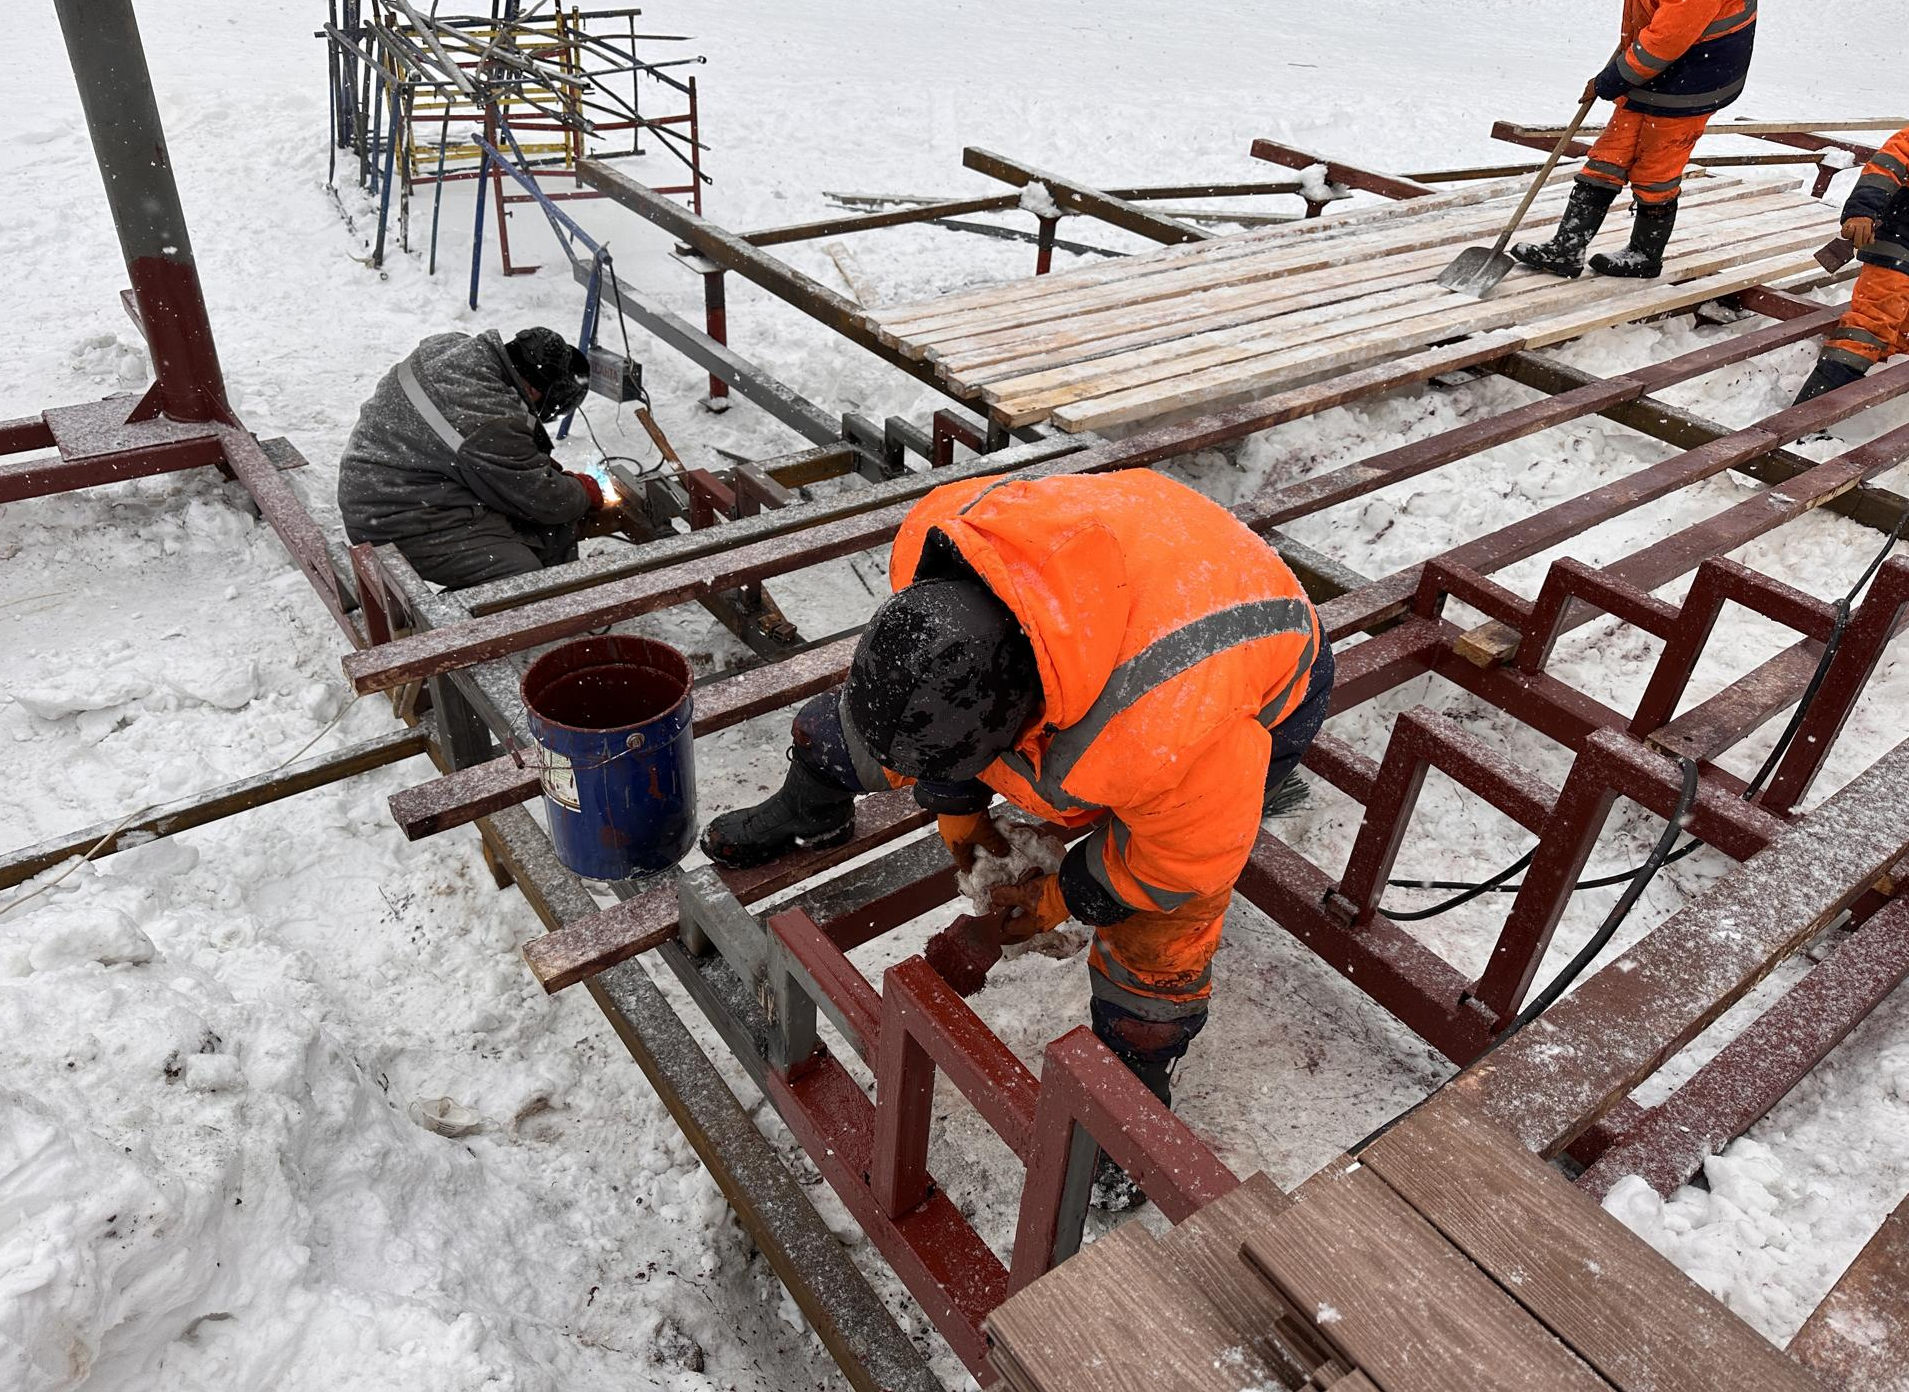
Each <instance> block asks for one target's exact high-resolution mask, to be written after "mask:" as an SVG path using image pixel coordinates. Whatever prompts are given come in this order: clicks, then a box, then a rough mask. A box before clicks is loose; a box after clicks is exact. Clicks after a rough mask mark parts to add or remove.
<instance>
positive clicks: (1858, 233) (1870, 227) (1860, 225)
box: [1843, 217, 1876, 251]
mask: <svg viewBox="0 0 1909 1392" xmlns="http://www.w3.org/2000/svg"><path fill="white" fill-rule="evenodd" d="M1843 235H1844V236H1845V237H1847V238H1849V241H1850V244H1851V245H1852V246H1854V247H1855V248H1856V249H1857V250H1858V251H1860V250H1862V249H1863V248H1864V247H1866V246H1870V245H1872V244H1874V242H1875V240H1876V219H1874V218H1866V217H1855V218H1851V219H1850V220H1849V221H1848V222H1846V223H1844V224H1843Z"/></svg>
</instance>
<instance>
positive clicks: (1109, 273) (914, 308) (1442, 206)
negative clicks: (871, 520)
mask: <svg viewBox="0 0 1909 1392" xmlns="http://www.w3.org/2000/svg"><path fill="white" fill-rule="evenodd" d="M1574 172H1575V169H1574V168H1573V167H1566V168H1562V169H1559V170H1557V171H1556V172H1555V173H1554V174H1553V175H1552V179H1551V183H1552V184H1553V185H1557V184H1562V183H1564V182H1565V181H1567V180H1568V179H1569V178H1570V177H1571V175H1572V174H1573V173H1574ZM1706 177H1714V176H1706ZM1718 182H1719V183H1729V182H1734V181H1733V180H1730V179H1727V178H1720V179H1718ZM1529 184H1530V181H1529V179H1526V178H1507V179H1499V180H1492V181H1490V182H1486V183H1480V184H1473V185H1470V186H1468V187H1466V188H1462V189H1457V190H1454V191H1453V192H1451V193H1445V194H1439V195H1437V196H1435V197H1432V198H1417V199H1413V200H1412V201H1411V204H1410V206H1409V208H1408V207H1407V206H1406V205H1404V204H1389V203H1388V204H1381V205H1379V206H1377V207H1372V206H1365V207H1357V208H1341V209H1337V210H1334V211H1332V212H1328V213H1326V214H1325V215H1324V216H1323V217H1318V218H1309V219H1307V220H1305V221H1304V222H1298V223H1289V224H1287V225H1286V226H1284V227H1276V228H1266V229H1264V230H1263V231H1259V232H1250V233H1245V234H1242V235H1241V236H1238V237H1224V238H1216V239H1214V240H1212V241H1209V242H1204V243H1201V244H1200V245H1198V246H1188V247H1170V248H1166V249H1164V250H1161V251H1150V252H1143V253H1141V254H1140V255H1138V256H1132V257H1127V258H1125V259H1124V260H1123V261H1121V262H1118V263H1111V264H1107V265H1093V266H1078V267H1075V268H1073V269H1071V270H1067V271H1056V272H1054V273H1053V274H1051V275H1048V276H1043V277H1040V278H1039V279H1031V278H1030V279H1020V280H1011V281H1004V282H1000V283H997V284H993V285H984V286H978V287H976V288H974V289H972V290H960V291H955V292H952V293H949V294H944V295H937V296H933V297H932V298H929V299H925V300H915V301H911V302H909V303H906V304H895V305H883V306H877V307H875V308H872V309H870V310H869V315H870V317H871V318H872V319H874V320H876V321H878V322H879V323H880V324H881V325H882V326H883V327H884V328H893V327H897V326H900V325H903V324H907V323H909V322H910V321H912V320H917V319H922V318H930V317H937V316H939V315H941V314H944V313H948V312H950V311H960V310H968V309H978V308H981V307H984V306H991V305H1004V304H1007V303H1010V302H1012V301H1013V300H1015V299H1025V298H1034V297H1039V296H1043V295H1048V294H1054V293H1060V294H1070V293H1072V292H1073V291H1075V290H1078V289H1080V288H1083V287H1086V286H1092V285H1100V284H1104V283H1106V282H1107V281H1109V280H1118V279H1121V278H1122V277H1124V276H1127V275H1131V274H1134V273H1135V272H1136V271H1137V270H1143V269H1144V268H1147V267H1157V266H1160V265H1168V264H1184V263H1186V262H1189V261H1193V260H1199V259H1203V258H1205V257H1207V256H1211V255H1234V254H1237V252H1238V249H1239V248H1240V247H1242V246H1250V247H1260V246H1263V245H1266V244H1272V243H1285V242H1289V241H1290V242H1310V241H1314V240H1322V241H1333V240H1337V239H1338V238H1341V237H1347V236H1357V235H1361V234H1363V233H1366V232H1369V231H1371V230H1372V229H1374V228H1376V227H1382V226H1384V225H1386V224H1388V223H1392V222H1396V221H1399V220H1400V219H1402V218H1405V217H1408V216H1409V217H1411V218H1412V219H1413V220H1414V221H1417V222H1422V221H1423V220H1424V219H1426V218H1430V217H1441V216H1443V215H1445V214H1447V213H1452V212H1456V211H1459V210H1466V209H1475V208H1477V207H1479V206H1480V205H1483V204H1487V203H1491V202H1493V201H1494V200H1505V199H1515V198H1520V197H1522V196H1523V195H1524V192H1525V189H1526V188H1527V187H1529ZM1689 186H1690V182H1689V181H1688V180H1686V188H1689ZM1548 191H1549V189H1547V192H1548ZM1507 211H1509V209H1508V208H1507ZM1501 225H1502V224H1501Z"/></svg>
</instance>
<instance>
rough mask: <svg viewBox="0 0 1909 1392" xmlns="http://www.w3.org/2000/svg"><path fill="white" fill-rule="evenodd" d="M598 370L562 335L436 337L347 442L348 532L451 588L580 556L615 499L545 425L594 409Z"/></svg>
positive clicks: (342, 487) (363, 414)
mask: <svg viewBox="0 0 1909 1392" xmlns="http://www.w3.org/2000/svg"><path fill="white" fill-rule="evenodd" d="M588 374H589V364H588V361H587V360H586V359H585V358H584V356H583V354H581V353H579V352H578V351H577V350H576V349H575V348H573V347H571V346H570V344H569V343H567V342H566V341H565V340H564V338H563V336H562V335H561V334H559V333H557V332H556V331H555V330H554V329H542V328H538V329H525V330H524V331H523V332H522V333H520V334H518V335H517V336H516V337H515V338H513V339H512V340H511V341H510V342H509V343H505V342H504V341H503V339H502V338H501V337H500V336H499V334H498V333H497V331H496V330H495V329H490V330H486V331H485V332H484V333H481V334H476V335H470V334H460V333H447V334H434V335H433V336H431V337H430V338H427V339H425V340H424V342H422V343H420V344H419V345H418V346H417V348H416V350H415V351H413V352H412V353H411V355H410V356H409V357H407V358H406V359H405V360H404V361H403V362H401V363H399V364H398V365H397V366H396V367H394V368H393V369H392V370H391V371H389V372H387V373H386V374H385V375H384V379H383V380H382V381H380V382H379V383H378V389H377V390H376V391H375V392H373V393H372V394H371V399H370V400H369V401H367V402H366V403H365V404H364V407H363V408H362V409H361V410H360V411H359V413H358V424H357V426H356V427H355V428H354V429H353V430H352V432H351V439H350V440H349V441H347V442H346V444H345V453H344V458H343V460H342V461H341V463H340V464H339V469H338V509H339V511H340V512H341V513H342V514H343V515H344V522H345V535H346V536H348V537H349V538H351V540H352V541H353V542H361V541H369V542H378V543H383V542H395V543H396V544H397V547H398V550H400V551H402V552H403V553H404V556H405V558H406V559H407V560H409V561H410V562H411V564H412V565H413V566H415V567H416V568H417V572H418V574H419V575H421V576H423V577H424V578H425V579H426V580H429V581H431V582H432V583H434V584H438V585H443V586H446V587H448V588H450V589H462V588H464V587H465V586H468V585H480V584H483V583H485V582H486V581H490V580H499V579H502V578H503V577H505V576H507V575H521V574H523V573H525V572H527V571H533V570H539V569H541V568H542V567H544V566H549V565H557V564H560V563H562V562H564V561H571V560H575V559H576V556H577V536H578V529H579V523H580V522H581V521H582V520H583V518H584V517H585V516H586V515H587V514H588V513H590V512H591V511H592V510H593V509H596V508H600V507H602V506H603V494H602V491H601V489H599V488H598V486H597V484H596V481H595V480H594V479H591V478H590V477H589V476H588V475H584V474H572V473H565V472H564V471H563V469H562V468H561V467H559V466H558V464H557V463H556V461H555V460H553V459H552V458H551V457H550V450H551V444H550V436H549V434H548V433H546V432H545V430H544V427H543V422H544V421H549V420H555V419H556V418H557V417H558V416H560V415H562V414H564V413H565V412H566V411H569V410H572V409H574V408H575V407H576V406H577V405H578V403H580V402H581V401H582V400H583V397H584V393H585V391H586V389H587V382H588Z"/></svg>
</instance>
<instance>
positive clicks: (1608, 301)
mask: <svg viewBox="0 0 1909 1392" xmlns="http://www.w3.org/2000/svg"><path fill="white" fill-rule="evenodd" d="M1568 187H1569V179H1568V175H1560V176H1558V177H1557V178H1555V179H1554V181H1553V183H1552V184H1551V186H1549V187H1548V188H1546V189H1545V191H1544V192H1543V193H1542V194H1541V195H1540V197H1539V201H1538V203H1537V205H1536V206H1535V208H1534V210H1533V212H1532V215H1531V217H1530V219H1529V220H1528V221H1527V223H1526V230H1525V233H1524V235H1525V236H1527V237H1535V238H1542V237H1544V236H1547V235H1549V233H1550V230H1551V228H1552V227H1553V226H1554V225H1555V222H1556V219H1557V216H1558V213H1559V211H1560V210H1561V209H1562V207H1563V205H1564V200H1565V198H1566V196H1567V193H1568ZM1521 192H1522V190H1521V189H1520V188H1519V186H1518V182H1517V181H1494V182H1492V183H1488V184H1481V185H1477V186H1474V187H1472V188H1469V189H1466V190H1463V191H1461V192H1457V193H1448V194H1439V195H1436V196H1432V197H1427V198H1415V199H1410V200H1408V201H1405V202H1399V203H1392V204H1387V205H1383V206H1380V207H1376V208H1365V209H1360V210H1356V211H1352V212H1348V213H1345V214H1341V215H1337V216H1327V217H1324V218H1321V219H1318V220H1316V221H1312V222H1302V223H1294V224H1290V225H1287V226H1283V227H1278V228H1271V229H1264V230H1260V231H1254V232H1247V233H1243V234H1240V235H1238V236H1231V237H1218V238H1213V239H1211V240H1208V241H1203V242H1200V243H1197V244H1195V245H1192V246H1176V247H1169V248H1166V249H1163V250H1161V251H1157V252H1151V253H1148V254H1146V255H1141V256H1134V257H1129V258H1125V259H1123V260H1120V261H1117V262H1111V263H1104V264H1098V265H1093V266H1088V267H1083V268H1080V269H1076V270H1072V271H1068V272H1065V273H1063V274H1057V275H1049V276H1044V277H1040V278H1038V279H1030V280H1022V281H1014V282H1010V283H1007V284H1003V285H996V286H990V287H986V288H982V289H976V290H971V291H965V292H961V293H957V294H952V295H943V296H939V297H937V298H935V299H931V300H926V301H922V302H919V303H915V304H904V305H895V306H889V307H886V308H880V309H875V310H871V311H870V312H869V315H870V318H871V320H872V321H873V323H874V324H875V326H876V329H877V332H878V333H879V334H880V336H881V338H882V339H883V340H884V341H886V342H887V343H889V344H890V345H891V346H893V347H896V348H899V349H900V350H901V351H902V352H904V353H905V354H907V356H909V357H910V358H914V359H917V360H923V361H927V362H929V363H931V364H932V365H933V366H934V368H935V370H936V371H937V372H938V373H939V374H940V375H941V376H942V377H943V379H944V380H946V381H947V382H948V383H949V384H950V385H952V386H954V387H955V388H957V389H958V390H961V391H962V392H963V393H964V394H966V393H970V392H978V393H979V395H980V399H981V400H982V401H984V402H985V403H986V404H987V405H988V407H989V408H990V409H991V410H992V411H993V412H994V413H995V415H996V416H997V417H999V418H1001V419H1003V420H1005V421H1006V422H1007V423H1008V424H1010V425H1014V426H1022V425H1028V424H1033V423H1036V422H1040V421H1048V420H1051V421H1053V422H1054V423H1055V424H1056V425H1058V426H1060V427H1061V428H1063V429H1066V430H1088V429H1097V428H1101V427H1104V426H1110V425H1117V424H1121V423H1125V422H1132V421H1139V420H1147V419H1151V418H1154V417H1158V416H1162V415H1165V414H1168V413H1171V412H1173V411H1177V410H1181V409H1184V408H1187V407H1193V406H1201V407H1208V406H1212V405H1215V404H1218V403H1224V402H1229V401H1234V400H1240V399H1244V398H1248V397H1253V396H1257V395H1260V394H1262V393H1265V392H1268V391H1272V390H1275V389H1277V388H1280V387H1283V386H1290V385H1292V384H1294V383H1297V382H1301V381H1305V380H1309V379H1311V378H1315V377H1318V376H1320V375H1322V374H1324V373H1328V372H1335V371H1341V370H1347V369H1353V368H1357V367H1361V366H1366V365H1370V364H1372V363H1375V362H1381V361H1384V360H1387V359H1390V358H1393V357H1397V356H1399V355H1402V354H1404V353H1408V352H1412V351H1414V350H1417V349H1421V348H1424V347H1426V346H1428V345H1431V344H1435V343H1444V342H1448V341H1451V340H1454V339H1461V338H1464V337H1465V336H1467V335H1470V334H1478V333H1489V332H1492V331H1495V330H1508V329H1509V330H1515V331H1516V332H1517V334H1518V336H1519V339H1520V340H1521V343H1520V346H1522V347H1526V348H1535V347H1543V346H1545V345H1546V344H1550V343H1558V342H1562V341H1563V340H1565V339H1569V338H1574V337H1577V336H1578V335H1580V334H1583V333H1587V332H1590V331H1591V330H1593V329H1597V328H1602V327H1608V326H1610V325H1612V324H1618V323H1624V322H1628V321H1631V320H1635V319H1642V318H1647V317H1650V316H1652V315H1656V314H1662V313H1667V312H1669V311H1671V310H1674V309H1679V308H1684V307H1687V306H1689V305H1693V304H1698V303H1701V302H1702V301H1704V300H1707V299H1711V298H1714V297H1716V296H1719V295H1725V294H1729V293H1731V292H1733V291H1736V290H1741V289H1744V288H1746V287H1748V286H1751V285H1760V284H1769V283H1773V282H1777V281H1781V280H1783V279H1786V278H1788V277H1791V276H1794V275H1797V274H1800V273H1803V272H1807V271H1811V270H1814V269H1815V268H1816V267H1815V262H1814V260H1813V259H1812V255H1811V253H1813V252H1814V251H1815V250H1816V249H1817V248H1818V247H1820V246H1822V245H1823V243H1824V242H1826V241H1827V240H1829V239H1830V238H1832V237H1833V236H1835V235H1836V230H1837V220H1836V214H1835V212H1834V210H1833V209H1831V208H1829V207H1828V206H1826V205H1824V204H1822V203H1819V202H1817V201H1816V200H1814V199H1811V198H1809V197H1807V196H1805V195H1804V194H1803V193H1801V192H1799V191H1797V190H1796V189H1795V188H1793V187H1792V186H1791V185H1789V184H1787V183H1777V184H1772V183H1754V182H1748V181H1744V180H1739V179H1734V178H1725V177H1718V176H1700V175H1695V174H1693V175H1692V177H1691V178H1690V179H1689V180H1688V181H1687V182H1686V185H1685V192H1684V195H1683V212H1682V214H1681V217H1680V221H1679V226H1678V229H1677V235H1676V239H1675V241H1674V242H1673V243H1672V246H1671V256H1670V258H1669V261H1668V262H1667V264H1666V269H1665V275H1664V277H1663V278H1662V279H1661V280H1657V281H1653V282H1627V281H1610V280H1605V279H1600V278H1599V277H1596V276H1589V275H1587V276H1586V277H1585V278H1584V279H1582V280H1578V281H1562V280H1558V279H1556V278H1553V277H1550V276H1544V275H1539V274H1537V273H1535V272H1531V271H1527V270H1525V269H1523V268H1522V267H1521V268H1519V269H1517V270H1515V271H1514V272H1513V273H1512V274H1511V275H1510V276H1509V277H1508V278H1507V279H1506V280H1505V282H1504V283H1503V284H1502V285H1501V286H1500V287H1499V289H1498V291H1497V292H1496V294H1494V295H1493V296H1492V297H1491V298H1490V299H1488V300H1484V301H1479V300H1474V299H1470V298H1468V297H1465V296H1462V295H1457V294H1454V293H1453V292H1451V291H1448V290H1444V289H1442V288H1440V287H1439V286H1438V284H1437V278H1438V275H1439V273H1440V272H1441V271H1442V270H1443V269H1444V268H1445V266H1446V265H1447V264H1448V263H1449V262H1450V261H1451V260H1452V258H1453V257H1454V256H1455V255H1456V254H1457V253H1458V252H1459V251H1460V250H1461V249H1463V248H1464V247H1466V246H1470V245H1474V244H1478V243H1489V242H1490V241H1491V240H1492V238H1493V237H1494V236H1495V234H1496V232H1497V230H1498V229H1499V228H1500V227H1501V226H1503V224H1504V222H1505V220H1506V219H1507V218H1508V217H1509V215H1510V213H1511V211H1512V209H1513V208H1514V207H1515V206H1516V201H1517V198H1518V196H1519V195H1520V193H1521ZM1629 226H1630V218H1629V217H1628V216H1627V209H1626V207H1625V206H1624V205H1622V204H1620V206H1619V207H1618V208H1617V209H1616V210H1614V212H1613V214H1612V216H1611V218H1610V220H1609V222H1608V223H1607V224H1606V229H1605V231H1604V233H1603V234H1602V236H1601V237H1600V239H1599V241H1598V243H1597V247H1598V248H1601V249H1606V250H1609V249H1614V248H1616V247H1619V246H1622V245H1623V243H1624V241H1625V239H1626V238H1627V237H1628V235H1629Z"/></svg>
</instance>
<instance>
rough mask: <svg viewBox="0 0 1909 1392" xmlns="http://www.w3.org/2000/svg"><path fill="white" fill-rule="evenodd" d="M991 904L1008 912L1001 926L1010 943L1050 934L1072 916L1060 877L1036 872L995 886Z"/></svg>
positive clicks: (991, 892) (990, 900) (989, 898)
mask: <svg viewBox="0 0 1909 1392" xmlns="http://www.w3.org/2000/svg"><path fill="white" fill-rule="evenodd" d="M988 902H989V903H991V904H993V905H994V907H995V908H996V909H1005V910H1008V911H1009V912H1008V917H1007V919H1006V921H1005V922H1004V923H1003V924H1002V935H1003V936H1004V937H1005V938H1006V939H1007V940H1008V941H1009V942H1020V941H1021V940H1022V939H1024V938H1031V937H1034V936H1035V935H1037V934H1040V933H1046V932H1049V931H1051V930H1053V929H1055V928H1058V927H1059V926H1060V925H1061V924H1063V923H1065V922H1067V920H1068V919H1069V918H1071V917H1072V916H1073V915H1072V914H1070V913H1069V912H1068V909H1067V900H1066V899H1065V898H1064V897H1062V895H1061V879H1060V876H1059V875H1042V874H1039V873H1038V872H1037V873H1034V874H1030V875H1028V876H1026V877H1025V878H1023V879H1022V880H1021V881H1020V882H1019V883H1017V884H1011V885H996V886H995V887H994V888H993V889H992V890H990V891H989V892H988Z"/></svg>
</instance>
